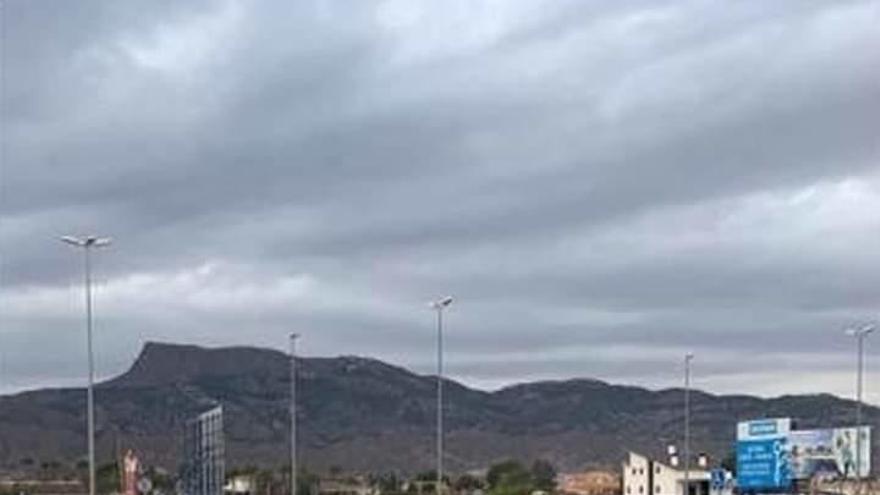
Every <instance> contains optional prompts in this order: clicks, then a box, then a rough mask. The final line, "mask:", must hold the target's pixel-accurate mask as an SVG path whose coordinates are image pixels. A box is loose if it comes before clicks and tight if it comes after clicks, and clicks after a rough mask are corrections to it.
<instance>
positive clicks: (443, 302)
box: [431, 296, 452, 494]
mask: <svg viewBox="0 0 880 495" xmlns="http://www.w3.org/2000/svg"><path fill="white" fill-rule="evenodd" d="M450 304H452V297H449V296H447V297H444V298H442V299H440V300H438V301H434V302H432V303H431V307H432V308H434V309H435V310H436V311H437V486H436V488H435V491H436V492H437V493H438V494H439V493H440V487H441V485H442V484H443V310H444V309H445V308H447V307H449V305H450Z"/></svg>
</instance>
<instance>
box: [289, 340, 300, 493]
mask: <svg viewBox="0 0 880 495" xmlns="http://www.w3.org/2000/svg"><path fill="white" fill-rule="evenodd" d="M298 338H299V334H296V333H292V334H290V495H296V490H297V465H296V460H297V459H296V339H298Z"/></svg>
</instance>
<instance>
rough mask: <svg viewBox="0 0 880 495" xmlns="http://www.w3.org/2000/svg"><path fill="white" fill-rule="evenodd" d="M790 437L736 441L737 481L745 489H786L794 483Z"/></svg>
mask: <svg viewBox="0 0 880 495" xmlns="http://www.w3.org/2000/svg"><path fill="white" fill-rule="evenodd" d="M787 443H788V439H787V438H785V437H777V438H767V439H764V440H742V441H739V442H737V443H736V481H737V486H739V488H741V489H742V488H744V489H784V488H788V487H790V486H791V480H792V476H791V464H790V462H789V456H788V449H787Z"/></svg>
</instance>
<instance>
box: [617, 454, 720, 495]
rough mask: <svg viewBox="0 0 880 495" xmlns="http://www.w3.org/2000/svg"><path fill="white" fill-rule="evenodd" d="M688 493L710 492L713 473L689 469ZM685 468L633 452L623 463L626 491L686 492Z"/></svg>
mask: <svg viewBox="0 0 880 495" xmlns="http://www.w3.org/2000/svg"><path fill="white" fill-rule="evenodd" d="M688 478H689V480H688V485H689V490H688V494H689V495H709V481H710V479H711V474H710V473H709V472H708V471H704V470H695V469H691V470H690V471H689V472H688ZM683 487H684V470H680V469H676V468H674V467H672V466H670V465H668V464H664V463H662V462H659V461H654V460H651V459H649V458H647V457H645V456H643V455H639V454H636V453H635V452H630V453H629V455H628V456H627V459H626V461H624V463H623V495H680V494H682V493H684V490H683Z"/></svg>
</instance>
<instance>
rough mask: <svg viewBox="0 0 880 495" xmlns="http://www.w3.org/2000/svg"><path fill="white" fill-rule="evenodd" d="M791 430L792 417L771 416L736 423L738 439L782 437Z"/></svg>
mask: <svg viewBox="0 0 880 495" xmlns="http://www.w3.org/2000/svg"><path fill="white" fill-rule="evenodd" d="M789 431H791V418H769V419H757V420H754V421H742V422H740V423H738V424H737V425H736V439H737V440H758V439H767V438H780V437H784V436H787V435H788V432H789Z"/></svg>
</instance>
